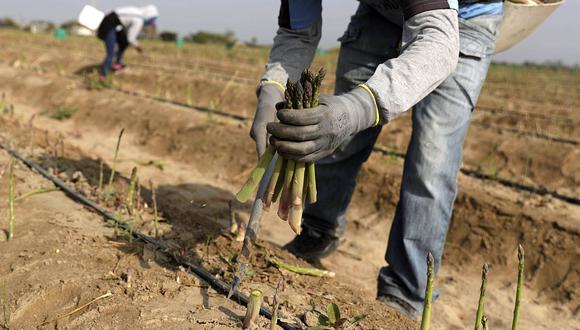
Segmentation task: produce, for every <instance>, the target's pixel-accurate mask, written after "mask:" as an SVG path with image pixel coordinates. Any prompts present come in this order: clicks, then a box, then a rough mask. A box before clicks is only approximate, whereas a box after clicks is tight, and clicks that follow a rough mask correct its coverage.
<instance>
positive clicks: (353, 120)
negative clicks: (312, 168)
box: [268, 87, 377, 162]
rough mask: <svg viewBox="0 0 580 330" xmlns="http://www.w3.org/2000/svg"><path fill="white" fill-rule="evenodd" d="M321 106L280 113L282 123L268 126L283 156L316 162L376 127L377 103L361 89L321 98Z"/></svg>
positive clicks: (284, 110)
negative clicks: (355, 136) (353, 138)
mask: <svg viewBox="0 0 580 330" xmlns="http://www.w3.org/2000/svg"><path fill="white" fill-rule="evenodd" d="M319 104H320V105H319V106H318V107H316V108H311V109H304V110H292V109H282V110H279V111H278V113H277V114H278V119H280V122H279V123H269V124H268V132H269V133H270V134H272V137H271V138H270V143H271V144H272V145H273V146H274V148H275V149H276V151H278V153H279V154H280V155H281V156H282V157H284V158H287V159H292V160H296V161H301V162H315V161H317V160H319V159H322V158H324V157H326V156H328V155H330V154H332V153H333V152H334V150H336V148H338V147H339V146H340V145H341V144H342V143H343V142H344V141H345V140H346V139H347V138H348V137H349V136H352V135H354V134H356V133H358V132H360V131H362V130H365V129H367V128H369V127H371V126H373V125H375V124H376V119H377V106H376V103H375V100H374V98H373V96H371V94H370V92H368V91H366V90H365V89H364V88H362V87H357V88H355V89H354V90H352V91H351V92H349V93H347V94H343V95H340V96H332V95H322V96H320V99H319Z"/></svg>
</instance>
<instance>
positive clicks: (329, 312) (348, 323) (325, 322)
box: [307, 303, 366, 330]
mask: <svg viewBox="0 0 580 330" xmlns="http://www.w3.org/2000/svg"><path fill="white" fill-rule="evenodd" d="M315 311H316V310H315ZM317 313H319V315H318V325H316V326H313V327H308V328H307V329H308V330H333V329H348V328H351V327H352V326H354V325H355V324H357V323H359V322H360V321H362V320H363V319H364V318H365V317H366V315H357V316H355V317H352V318H350V319H348V318H344V317H342V316H341V314H340V309H339V308H338V305H337V304H335V303H330V304H328V305H327V306H326V314H323V313H320V312H317Z"/></svg>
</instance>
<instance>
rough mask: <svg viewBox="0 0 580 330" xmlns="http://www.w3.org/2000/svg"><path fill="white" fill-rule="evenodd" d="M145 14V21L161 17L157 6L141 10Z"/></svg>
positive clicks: (149, 6)
mask: <svg viewBox="0 0 580 330" xmlns="http://www.w3.org/2000/svg"><path fill="white" fill-rule="evenodd" d="M140 9H141V10H142V12H143V17H144V18H145V19H152V18H154V17H159V10H158V9H157V6H155V5H148V6H145V7H141V8H140Z"/></svg>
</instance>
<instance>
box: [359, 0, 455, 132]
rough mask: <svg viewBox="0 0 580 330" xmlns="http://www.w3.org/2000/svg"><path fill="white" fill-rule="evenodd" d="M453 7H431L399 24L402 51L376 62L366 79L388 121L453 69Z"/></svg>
mask: <svg viewBox="0 0 580 330" xmlns="http://www.w3.org/2000/svg"><path fill="white" fill-rule="evenodd" d="M457 20H458V19H457V11H455V10H453V9H439V10H431V11H427V12H424V13H420V14H417V15H415V16H413V17H411V18H410V19H408V20H407V21H406V22H405V24H404V26H403V36H402V52H401V54H400V55H399V56H398V57H397V58H393V59H390V60H388V61H386V62H385V63H383V64H381V65H379V66H378V68H377V69H376V71H375V73H374V74H373V76H372V77H371V78H370V79H369V80H368V81H367V85H368V87H369V88H370V89H371V91H372V92H373V94H374V96H375V98H376V101H377V105H378V108H379V114H380V122H388V121H390V120H392V119H394V118H396V117H397V116H398V115H400V114H401V113H403V112H404V111H406V110H408V109H410V108H411V107H413V105H415V104H416V103H417V102H419V101H420V100H421V99H423V98H424V97H425V96H427V95H428V94H429V93H430V92H432V91H433V90H434V89H435V88H436V87H437V86H438V85H439V84H440V83H441V82H443V80H445V79H446V78H447V77H448V76H449V74H451V72H453V70H454V69H455V66H456V64H457V60H458V57H459V32H458V22H457Z"/></svg>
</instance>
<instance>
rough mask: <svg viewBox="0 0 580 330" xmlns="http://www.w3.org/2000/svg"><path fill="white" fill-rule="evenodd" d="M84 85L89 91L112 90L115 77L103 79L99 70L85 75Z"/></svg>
mask: <svg viewBox="0 0 580 330" xmlns="http://www.w3.org/2000/svg"><path fill="white" fill-rule="evenodd" d="M84 83H85V86H86V87H87V88H88V89H89V90H97V91H99V90H103V89H111V88H113V76H111V75H109V76H107V77H106V78H102V77H101V75H100V74H99V71H98V70H93V71H92V72H90V73H85V75H84Z"/></svg>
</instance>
